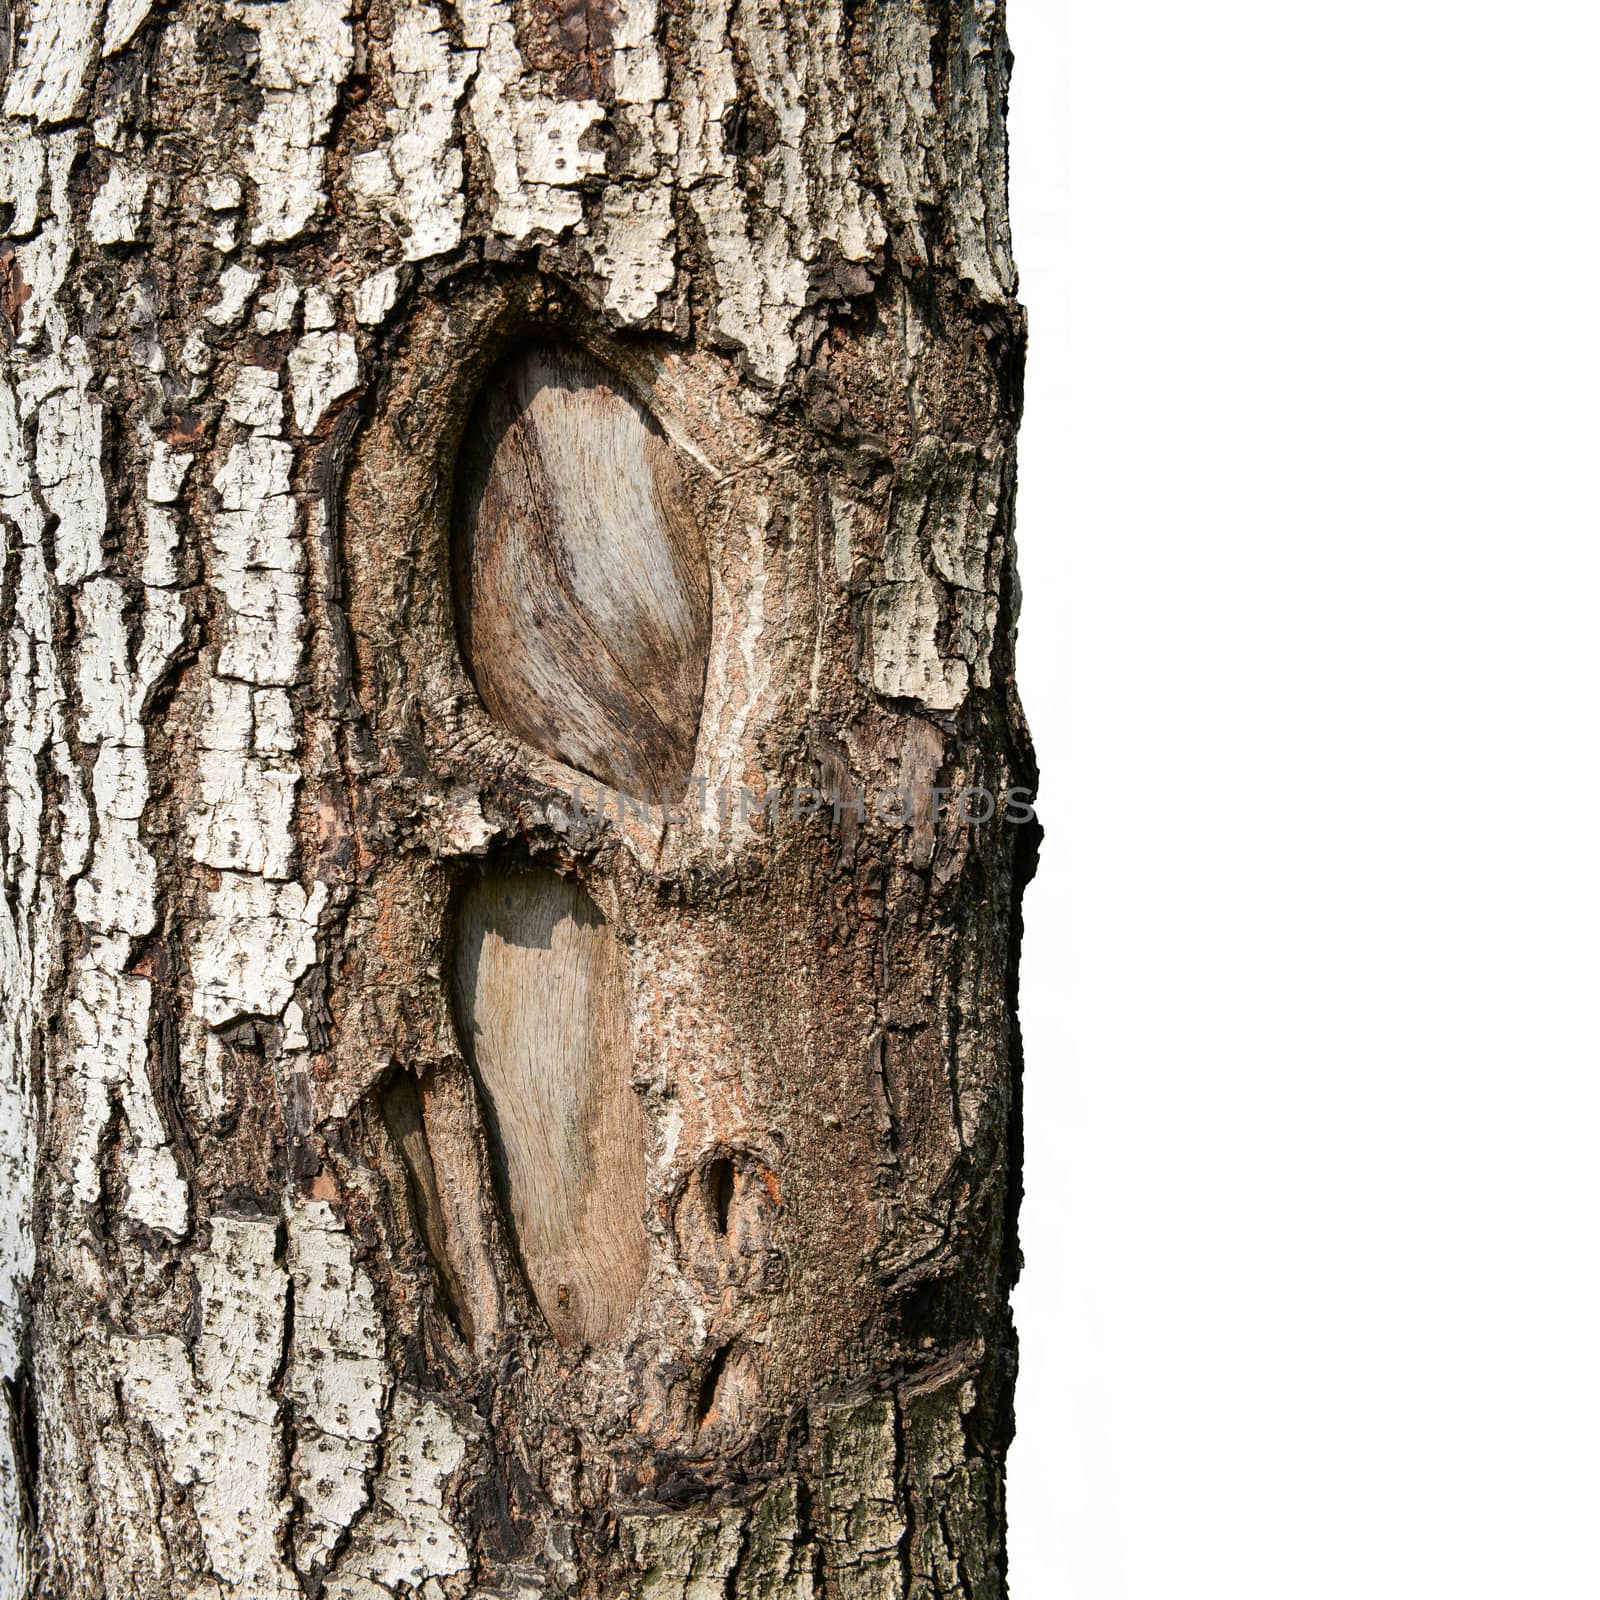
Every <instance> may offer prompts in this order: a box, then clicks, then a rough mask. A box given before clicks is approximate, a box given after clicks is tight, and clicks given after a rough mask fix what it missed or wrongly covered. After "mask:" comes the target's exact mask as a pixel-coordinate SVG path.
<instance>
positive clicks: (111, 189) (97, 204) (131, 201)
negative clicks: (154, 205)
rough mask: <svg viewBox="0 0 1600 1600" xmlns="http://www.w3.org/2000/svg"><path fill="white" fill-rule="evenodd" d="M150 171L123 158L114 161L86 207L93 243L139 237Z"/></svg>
mask: <svg viewBox="0 0 1600 1600" xmlns="http://www.w3.org/2000/svg"><path fill="white" fill-rule="evenodd" d="M149 193H150V174H149V173H148V172H146V171H145V170H144V169H143V168H142V167H137V166H134V165H132V164H131V163H129V162H126V161H114V162H112V164H111V171H110V172H109V173H108V174H107V175H106V181H105V182H104V183H103V184H101V186H100V189H99V191H98V193H96V195H95V197H94V204H93V205H92V206H90V208H89V237H90V238H91V239H93V240H94V242H95V243H96V244H132V243H133V242H134V241H135V240H137V239H138V238H139V237H140V234H141V231H142V228H143V223H144V205H145V199H146V197H147V196H148V195H149Z"/></svg>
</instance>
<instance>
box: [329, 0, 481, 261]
mask: <svg viewBox="0 0 1600 1600" xmlns="http://www.w3.org/2000/svg"><path fill="white" fill-rule="evenodd" d="M389 57H390V61H391V62H392V64H393V76H392V79H391V86H392V92H393V94H394V106H393V107H392V108H391V109H390V110H389V111H387V112H386V113H385V115H384V121H385V125H386V126H387V128H388V132H389V136H388V138H387V139H386V140H385V141H384V142H383V143H382V144H381V145H379V146H378V148H377V149H375V150H369V151H365V152H363V153H362V154H360V155H358V156H357V157H356V158H355V160H354V161H353V162H352V163H351V168H350V185H351V187H352V188H353V189H354V190H355V191H356V193H357V194H360V195H364V196H366V197H367V198H368V199H370V200H375V201H377V202H378V203H379V205H380V206H381V207H382V209H383V211H384V213H385V215H386V216H387V217H388V218H389V220H390V221H391V222H392V223H393V224H394V226H395V228H396V230H397V231H398V232H399V234H400V245H401V250H402V253H403V254H404V256H405V259H406V260H407V261H422V260H425V259H426V258H427V257H429V256H435V255H439V254H440V253H441V252H443V251H445V250H451V249H454V248H455V246H456V245H457V244H458V243H459V242H460V239H461V219H462V217H463V216H464V215H465V213H466V198H465V196H464V195H463V193H462V189H461V183H462V176H463V173H464V170H465V168H464V162H463V157H462V152H461V146H460V144H459V142H458V141H457V140H456V137H455V122H456V116H455V112H456V102H457V101H458V100H460V98H461V95H462V91H463V90H464V89H465V88H466V85H467V80H468V79H469V78H470V77H471V76H472V70H473V67H474V65H475V63H476V60H477V57H476V55H475V54H474V53H473V52H470V51H460V50H456V49H455V48H453V46H452V45H451V42H450V35H449V33H448V32H447V31H446V29H445V26H444V23H443V21H442V20H441V19H440V16H439V12H438V10H437V9H436V8H435V7H433V6H431V5H418V4H407V5H404V6H402V7H401V8H400V9H399V10H398V11H397V12H396V15H395V21H394V31H393V33H392V35H391V36H390V41H389Z"/></svg>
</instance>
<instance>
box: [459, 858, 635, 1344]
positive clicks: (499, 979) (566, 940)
mask: <svg viewBox="0 0 1600 1600" xmlns="http://www.w3.org/2000/svg"><path fill="white" fill-rule="evenodd" d="M454 934H455V937H454V939H453V940H452V946H451V948H452V951H453V958H452V959H453V974H452V976H453V980H454V981H453V990H454V1000H455V1009H456V1021H457V1028H458V1030H459V1032H460V1036H461V1042H462V1047H463V1050H464V1052H465V1054H466V1056H467V1058H468V1060H469V1061H470V1062H471V1063H472V1066H473V1069H474V1071H475V1072H476V1073H477V1077H478V1084H479V1087H480V1089H481V1090H482V1094H483V1100H484V1106H485V1112H486V1119H487V1123H488V1128H489V1140H490V1147H491V1150H492V1153H493V1157H494V1165H495V1172H496V1178H497V1181H498V1183H499V1186H500V1193H501V1198H502V1200H503V1202H504V1205H505V1210H506V1214H507V1216H508V1219H509V1221H510V1225H511V1231H512V1233H513V1235H514V1237H515V1240H516V1245H517V1249H518V1251H519V1253H520V1255H521V1258H522V1265H523V1270H524V1271H525V1273H526V1274H527V1278H528V1283H529V1285H530V1287H531V1288H532V1290H533V1293H534V1297H535V1299H536V1300H537V1301H538V1302H539V1308H540V1310H541V1311H542V1312H543V1313H544V1315H545V1318H546V1320H547V1321H548V1322H549V1324H550V1328H551V1331H552V1332H553V1333H554V1334H555V1336H556V1338H557V1339H558V1340H560V1341H561V1342H562V1343H564V1344H571V1343H576V1342H578V1341H580V1340H581V1341H587V1342H589V1343H593V1344H603V1343H606V1342H608V1341H610V1340H613V1339H616V1338H617V1337H619V1336H620V1335H621V1334H622V1332H623V1331H624V1329H625V1328H626V1325H627V1321H628V1316H629V1313H630V1312H631V1310H632V1309H633V1305H634V1302H635V1301H636V1300H637V1298H638V1295H639V1290H640V1288H641V1287H642V1286H643V1283H644V1278H645V1271H646V1268H647V1265H648V1246H647V1243H646V1239H645V1230H644V1204H645V1175H644V1125H643V1113H642V1111H641V1108H640V1104H639V1097H638V1095H637V1094H636V1093H635V1092H634V1089H633V1087H632V1083H631V1081H630V1080H631V1076H632V1038H631V1030H630V1027H629V1021H628V998H627V983H626V977H627V974H626V969H625V966H624V958H623V953H622V948H621V946H620V944H619V943H618V941H617V937H616V935H615V934H614V933H613V932H612V930H611V928H610V927H609V926H608V925H607V923H606V921H605V919H604V917H602V916H601V914H600V910H599V908H598V907H597V906H596V905H595V903H594V901H593V900H591V899H590V898H589V896H588V895H587V894H586V893H585V892H584V890H583V889H582V887H581V886H580V885H578V884H576V883H574V882H572V881H571V880H570V879H567V878H561V877H558V876H557V875H556V874H555V873H553V872H549V871H545V870H542V869H535V870H533V871H527V872H505V871H491V872H487V873H485V874H484V875H483V876H482V877H480V878H479V879H477V880H476V881H475V882H474V883H473V884H472V885H471V886H470V887H469V888H468V889H467V891H466V892H465V894H463V896H462V897H461V901H460V904H459V906H458V908H457V911H456V917H455V929H454Z"/></svg>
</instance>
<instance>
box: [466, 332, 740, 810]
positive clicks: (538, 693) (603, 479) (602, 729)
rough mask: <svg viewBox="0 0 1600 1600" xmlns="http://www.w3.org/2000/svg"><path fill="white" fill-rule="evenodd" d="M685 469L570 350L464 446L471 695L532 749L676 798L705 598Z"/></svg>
mask: <svg viewBox="0 0 1600 1600" xmlns="http://www.w3.org/2000/svg"><path fill="white" fill-rule="evenodd" d="M685 470H686V469H685V465H684V463H682V462H681V461H680V459H679V455H678V452H677V451H676V449H675V448H674V447H673V445H672V444H671V443H670V441H669V440H668V439H667V437H666V435H665V433H664V432H663V431H662V429H661V426H660V424H659V423H658V422H657V421H656V419H655V418H654V417H653V416H652V415H651V414H650V413H649V411H648V410H647V409H646V408H645V407H644V406H643V405H642V404H641V403H640V402H639V401H638V400H637V399H635V398H634V397H633V395H632V394H630V393H629V392H628V390H627V389H626V388H625V386H624V385H623V384H622V382H621V381H620V380H619V379H618V378H617V377H615V376H614V375H613V374H611V373H609V372H608V371H607V370H606V369H605V368H604V367H602V366H601V365H600V364H599V363H598V362H596V361H595V360H594V359H593V358H592V357H590V356H588V355H586V354H584V353H583V352H581V351H578V350H573V349H552V348H546V347H535V348H532V349H529V350H526V351H523V352H522V353H520V354H519V355H517V356H515V357H513V358H512V359H510V360H509V361H507V362H505V363H503V364H502V365H501V366H500V367H499V368H498V369H497V371H496V372H495V373H494V374H493V376H492V377H491V378H490V380H489V382H488V383H487V384H486V385H485V387H484V390H483V393H482V395H481V396H480V397H479V399H478V403H477V406H476V409H475V410H474V412H473V414H472V417H471V419H470V421H469V423H468V426H467V431H466V434H465V437H464V438H463V440H462V445H461V456H460V466H459V470H458V473H457V482H456V503H455V555H454V562H455V596H456V625H457V630H458V632H459V635H460V639H461V647H462V654H463V657H464V659H465V661H466V666H467V670H468V672H470V673H471V675H472V679H473V682H474V683H475V684H476V685H477V689H478V693H479V695H480V696H481V697H482V700H483V703H484V705H485V706H486V707H487V708H488V710H489V712H490V713H491V715H493V716H494V717H495V718H496V719H497V720H498V721H499V722H501V723H502V724H503V725H504V726H505V727H506V728H508V729H509V730H510V731H511V732H512V733H514V734H515V735H516V736H517V737H518V738H519V739H521V740H522V741H523V742H524V743H526V744H528V745H531V746H532V747H533V748H534V749H536V750H538V751H540V752H541V753H543V754H545V755H549V756H553V757H554V758H556V759H557V760H559V761H562V762H565V763H566V764H567V765H568V766H571V767H576V768H578V769H579V770H580V771H582V772H586V773H589V774H591V775H592V776H594V777H596V778H598V779H600V780H601V782H603V783H605V784H608V785H610V786H611V787H613V788H616V789H620V790H622V791H624V792H627V793H630V794H635V795H650V796H658V795H671V796H673V797H676V796H677V795H678V794H681V792H682V790H683V786H684V782H685V780H686V779H687V778H688V777H689V775H690V773H691V768H692V764H693V758H694V745H695V734H696V731H697V729H698V727H699V722H700V704H701V698H702V695H703V693H704V689H705V669H706V650H707V641H708V637H709V629H710V588H709V580H708V577H707V571H706V553H705V544H704V541H703V539H702V537H701V533H700V529H699V526H698V523H697V521H696V518H695V514H694V510H693V507H692V505H691V503H690V499H689V495H688V489H687V482H686V478H685Z"/></svg>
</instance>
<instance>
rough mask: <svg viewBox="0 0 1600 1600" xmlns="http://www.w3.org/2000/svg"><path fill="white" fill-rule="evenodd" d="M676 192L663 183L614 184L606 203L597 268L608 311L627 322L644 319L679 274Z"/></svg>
mask: <svg viewBox="0 0 1600 1600" xmlns="http://www.w3.org/2000/svg"><path fill="white" fill-rule="evenodd" d="M674 233H675V224H674V222H673V219H672V191H671V190H670V189H667V188H666V187H665V186H663V185H661V184H636V185H623V184H613V185H612V186H611V187H610V188H608V189H607V190H606V192H605V197H604V198H603V199H602V201H601V203H600V245H599V248H598V250H597V251H596V253H595V255H594V266H595V270H596V271H597V272H598V273H599V274H600V276H601V278H602V279H603V281H604V283H605V286H606V292H605V305H606V310H607V311H609V312H611V313H612V315H613V316H615V317H616V318H617V320H618V321H620V322H624V323H636V322H643V321H644V319H645V318H646V317H648V316H650V315H651V314H652V313H653V312H654V311H655V309H656V306H657V305H658V303H659V302H660V299H661V296H662V295H663V294H665V293H666V292H667V290H668V289H670V288H671V287H672V282H673V279H674V278H675V277H676V276H677V264H676V261H675V259H674V254H673V237H674Z"/></svg>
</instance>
